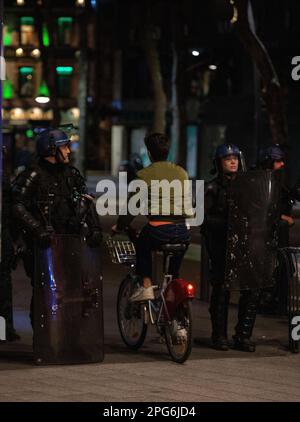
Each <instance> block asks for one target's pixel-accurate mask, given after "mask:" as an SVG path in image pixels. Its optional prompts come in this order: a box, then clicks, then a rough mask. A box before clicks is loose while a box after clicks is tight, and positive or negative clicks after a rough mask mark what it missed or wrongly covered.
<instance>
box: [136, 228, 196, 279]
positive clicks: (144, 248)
mask: <svg viewBox="0 0 300 422" xmlns="http://www.w3.org/2000/svg"><path fill="white" fill-rule="evenodd" d="M189 241H190V233H189V230H188V229H187V227H186V225H185V224H165V225H161V226H158V227H154V226H151V225H150V224H147V225H146V226H145V227H144V228H143V229H142V231H141V234H140V236H139V238H138V240H137V243H136V273H137V275H139V276H140V277H142V278H144V277H149V278H152V251H153V250H156V249H158V248H159V247H160V246H161V245H165V244H166V243H189ZM184 253H185V252H182V253H178V254H176V255H174V256H172V257H171V259H170V266H169V274H172V275H173V276H174V277H178V273H179V269H180V265H181V261H182V258H183V256H184Z"/></svg>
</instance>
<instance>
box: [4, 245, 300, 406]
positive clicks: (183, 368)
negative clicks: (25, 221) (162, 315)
mask: <svg viewBox="0 0 300 422" xmlns="http://www.w3.org/2000/svg"><path fill="white" fill-rule="evenodd" d="M103 269H104V317H105V360H104V362H103V363H100V364H92V365H73V366H49V367H35V366H34V365H33V364H32V360H31V359H32V351H31V341H32V339H31V329H30V325H29V320H28V306H29V302H30V294H31V292H30V283H29V281H28V280H27V279H26V278H25V277H24V273H23V271H22V268H21V267H20V268H18V270H17V271H16V272H15V273H14V297H15V308H16V313H15V320H16V327H17V329H18V331H19V333H20V334H21V336H22V340H21V342H19V343H14V344H5V345H1V346H0V401H61V402H65V401H108V402H110V401H124V402H126V401H154V402H159V401H300V355H294V354H291V353H290V352H289V351H288V350H287V322H286V321H285V319H281V318H273V317H272V318H271V317H268V318H266V317H262V316H258V319H257V324H256V329H255V333H254V338H255V340H256V341H257V352H256V353H250V354H248V353H243V352H238V351H235V350H230V351H228V352H218V351H216V350H212V349H211V348H210V342H209V337H210V321H209V314H208V305H207V304H206V303H201V302H200V301H198V300H195V301H194V303H193V333H194V336H195V337H200V338H201V339H202V344H201V346H195V347H194V348H193V351H192V355H191V357H190V359H189V360H188V361H187V362H186V363H185V364H184V365H178V364H175V363H173V362H171V361H170V358H169V356H168V354H167V352H166V346H165V345H163V344H160V343H159V342H158V338H157V335H156V333H155V332H154V331H153V330H150V332H149V333H148V335H147V338H146V342H145V345H144V346H143V347H142V348H141V350H140V351H139V352H138V353H133V352H130V351H129V350H128V349H127V348H126V347H125V345H124V344H123V343H122V341H121V339H120V335H119V332H118V327H117V321H116V295H117V290H118V286H119V283H120V280H121V279H122V277H123V276H124V274H125V272H126V269H125V268H123V267H121V266H118V265H113V264H110V260H109V258H108V256H107V254H106V252H104V254H103ZM182 276H184V277H187V278H189V279H191V280H196V281H198V278H199V263H197V262H194V261H190V260H185V261H184V264H183V268H182ZM236 311H237V309H236V307H234V306H233V307H231V310H230V322H229V332H230V333H232V332H233V328H234V325H235V323H236Z"/></svg>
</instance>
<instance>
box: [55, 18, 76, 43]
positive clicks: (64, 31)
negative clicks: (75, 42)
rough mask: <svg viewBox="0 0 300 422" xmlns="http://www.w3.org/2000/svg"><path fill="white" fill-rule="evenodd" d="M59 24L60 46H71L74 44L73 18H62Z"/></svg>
mask: <svg viewBox="0 0 300 422" xmlns="http://www.w3.org/2000/svg"><path fill="white" fill-rule="evenodd" d="M57 22H58V43H59V44H60V45H70V44H71V42H72V28H73V18H71V17H69V16H62V17H60V18H58V19H57Z"/></svg>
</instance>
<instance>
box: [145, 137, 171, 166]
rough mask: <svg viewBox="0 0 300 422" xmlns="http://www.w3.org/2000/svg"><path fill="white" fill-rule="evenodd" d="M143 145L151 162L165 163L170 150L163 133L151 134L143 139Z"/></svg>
mask: <svg viewBox="0 0 300 422" xmlns="http://www.w3.org/2000/svg"><path fill="white" fill-rule="evenodd" d="M145 145H146V147H147V150H148V151H149V152H150V154H151V157H152V159H153V161H165V160H166V159H167V158H168V155H169V150H170V141H169V138H168V137H167V136H166V135H164V134H163V133H151V134H150V135H147V136H146V137H145Z"/></svg>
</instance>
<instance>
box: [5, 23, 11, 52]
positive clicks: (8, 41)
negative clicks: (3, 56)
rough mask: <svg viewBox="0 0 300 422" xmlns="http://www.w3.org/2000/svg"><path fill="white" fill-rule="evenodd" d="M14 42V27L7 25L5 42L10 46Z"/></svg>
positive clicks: (6, 45)
mask: <svg viewBox="0 0 300 422" xmlns="http://www.w3.org/2000/svg"><path fill="white" fill-rule="evenodd" d="M11 43H12V28H11V27H9V26H7V27H5V28H4V36H3V44H4V46H5V47H9V46H10V45H11Z"/></svg>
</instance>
